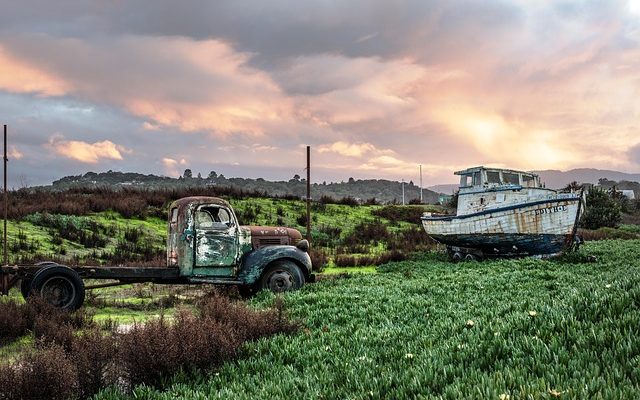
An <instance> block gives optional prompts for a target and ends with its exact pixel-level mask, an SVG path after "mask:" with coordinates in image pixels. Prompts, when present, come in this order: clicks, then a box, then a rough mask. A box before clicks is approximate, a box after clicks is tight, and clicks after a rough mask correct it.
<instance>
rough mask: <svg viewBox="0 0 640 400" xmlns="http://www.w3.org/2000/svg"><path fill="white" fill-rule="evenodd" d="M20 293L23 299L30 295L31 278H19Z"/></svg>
mask: <svg viewBox="0 0 640 400" xmlns="http://www.w3.org/2000/svg"><path fill="white" fill-rule="evenodd" d="M20 293H22V298H23V299H25V300H26V299H27V297H29V296H30V295H31V279H28V278H22V279H21V280H20Z"/></svg>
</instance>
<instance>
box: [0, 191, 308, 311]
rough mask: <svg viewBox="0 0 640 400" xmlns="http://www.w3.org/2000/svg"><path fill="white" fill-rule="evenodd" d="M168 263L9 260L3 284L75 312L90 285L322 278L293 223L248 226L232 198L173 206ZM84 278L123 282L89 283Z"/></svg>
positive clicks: (250, 287) (296, 284)
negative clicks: (12, 262) (73, 264)
mask: <svg viewBox="0 0 640 400" xmlns="http://www.w3.org/2000/svg"><path fill="white" fill-rule="evenodd" d="M168 224H169V227H168V237H167V264H166V265H163V266H154V267H143V268H133V267H121V266H117V267H116V266H79V267H67V266H64V265H60V264H57V263H54V262H42V263H39V264H36V265H13V266H4V267H1V270H0V278H2V279H1V280H0V289H1V291H2V294H4V295H6V294H8V291H9V289H10V288H11V287H12V286H14V285H15V284H17V283H18V281H20V282H21V287H20V289H21V291H22V295H23V296H25V297H27V296H30V295H40V296H42V297H43V298H44V299H46V300H47V301H48V302H50V303H51V304H53V305H55V306H57V307H60V308H64V309H69V310H75V309H77V308H79V307H80V306H81V305H82V303H83V302H84V294H85V289H95V288H99V287H107V286H115V285H120V284H127V283H135V282H155V283H165V284H185V283H210V284H220V285H237V286H238V287H239V289H240V290H241V291H243V292H252V291H256V290H260V289H268V290H271V291H274V292H284V291H288V290H294V289H298V288H300V287H302V286H303V285H304V284H305V282H312V281H314V279H315V276H314V274H313V273H312V266H311V259H310V257H309V254H308V253H307V251H308V249H309V242H308V241H307V240H304V239H302V235H301V233H300V232H299V231H298V230H296V229H292V228H283V227H265V226H240V225H239V224H238V219H237V218H236V215H235V213H234V211H233V208H231V205H229V203H227V202H226V201H224V200H222V199H219V198H215V197H203V196H199V197H186V198H183V199H180V200H177V201H175V202H173V203H172V204H171V206H170V208H169V221H168ZM83 279H109V280H117V281H118V282H115V283H104V284H96V285H92V286H85V285H84V282H83Z"/></svg>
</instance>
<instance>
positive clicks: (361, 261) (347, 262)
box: [333, 250, 407, 267]
mask: <svg viewBox="0 0 640 400" xmlns="http://www.w3.org/2000/svg"><path fill="white" fill-rule="evenodd" d="M406 258H407V256H406V255H405V254H403V253H401V252H399V251H396V250H392V251H385V252H384V253H382V254H376V255H364V256H358V257H356V256H352V255H347V254H339V255H337V256H336V258H335V260H334V261H333V262H334V263H335V264H336V266H338V267H362V266H367V265H381V264H386V263H388V262H391V261H402V260H405V259H406Z"/></svg>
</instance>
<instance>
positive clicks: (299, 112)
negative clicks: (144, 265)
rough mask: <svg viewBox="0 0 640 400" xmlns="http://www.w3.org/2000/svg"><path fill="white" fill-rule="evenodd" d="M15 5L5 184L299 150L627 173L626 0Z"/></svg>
mask: <svg viewBox="0 0 640 400" xmlns="http://www.w3.org/2000/svg"><path fill="white" fill-rule="evenodd" d="M30 3H31V2H29V1H27V2H16V3H14V4H12V5H10V6H8V7H7V9H6V10H4V11H3V14H4V16H3V23H2V24H0V108H1V110H2V115H4V116H5V118H6V120H5V121H4V123H7V124H8V125H9V127H10V134H11V136H10V143H11V145H12V147H11V151H10V154H12V155H13V159H14V160H15V161H16V162H15V163H13V164H12V172H11V173H12V174H13V179H14V180H15V179H16V177H17V176H27V177H28V178H29V180H30V181H31V182H34V183H48V182H50V181H51V180H53V179H57V178H59V177H61V176H64V175H69V174H79V173H84V172H86V171H87V170H89V169H91V170H94V171H96V172H98V171H106V170H109V169H112V170H120V171H137V172H144V173H155V174H168V175H170V176H176V175H179V174H181V173H182V171H183V170H184V169H185V168H191V169H192V170H193V171H194V174H195V173H197V172H202V174H203V175H206V174H207V173H208V172H209V171H211V170H215V171H218V172H220V173H224V174H226V175H228V176H233V175H239V176H252V177H258V176H262V175H264V176H262V177H265V178H268V179H289V178H290V177H291V176H293V175H294V174H300V173H301V171H302V169H303V167H304V146H306V145H311V146H312V150H313V163H314V165H315V166H316V168H315V169H314V176H313V179H314V181H319V182H321V181H323V180H328V181H329V180H346V179H347V178H348V177H351V176H353V177H355V178H384V179H397V180H399V179H405V180H407V181H408V180H414V181H415V180H416V174H417V166H418V164H422V165H423V167H424V174H425V177H426V179H425V183H426V184H436V183H442V182H451V181H454V179H455V178H454V177H453V175H452V172H453V170H455V169H462V168H466V167H469V166H473V165H483V164H484V165H495V166H504V167H510V168H515V169H570V168H577V167H593V168H603V169H617V170H621V171H625V172H638V171H640V133H639V130H640V96H639V94H640V93H639V91H640V2H639V1H636V0H631V1H612V2H582V1H572V2H564V3H562V4H560V3H557V2H526V1H517V0H512V1H507V2H465V1H462V2H422V1H415V2H408V3H403V5H402V6H401V7H398V5H397V4H391V3H389V2H382V1H380V2H377V1H372V2H369V3H368V4H367V6H366V8H367V9H368V10H369V11H368V12H367V13H362V12H361V11H362V10H361V7H362V5H360V6H357V5H356V4H351V3H349V2H344V3H340V4H337V5H334V6H335V7H331V8H330V7H328V6H327V5H326V4H325V3H324V2H316V1H311V2H304V3H296V2H276V3H272V4H269V5H268V6H265V4H264V3H262V2H257V1H248V2H246V3H245V4H244V5H243V6H242V7H232V6H230V5H229V4H224V3H216V2H214V3H211V4H208V5H206V6H205V5H203V4H200V3H198V4H189V2H186V3H185V2H181V3H175V4H174V3H167V4H165V5H164V6H162V7H158V6H157V3H156V2H155V1H153V2H152V1H141V2H134V3H113V4H103V5H101V7H92V6H90V5H87V4H86V3H83V2H77V3H76V2H74V1H71V2H68V3H65V5H64V6H59V5H56V4H48V3H45V5H42V4H39V5H37V6H36V5H35V4H30ZM34 9H38V12H37V13H35V12H32V11H31V10H34ZM172 15H180V16H181V18H180V21H173V22H172V23H171V24H167V23H163V22H162V21H169V20H171V16H172ZM124 16H132V17H127V18H125V17H124ZM133 16H135V17H133ZM87 21H93V22H92V23H88V22H87ZM257 171H258V172H257Z"/></svg>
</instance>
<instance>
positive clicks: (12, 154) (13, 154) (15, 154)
mask: <svg viewBox="0 0 640 400" xmlns="http://www.w3.org/2000/svg"><path fill="white" fill-rule="evenodd" d="M7 157H8V158H9V159H14V160H20V159H21V158H22V157H24V154H23V153H22V152H21V151H20V150H18V148H17V147H16V146H13V145H9V148H8V149H7Z"/></svg>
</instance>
